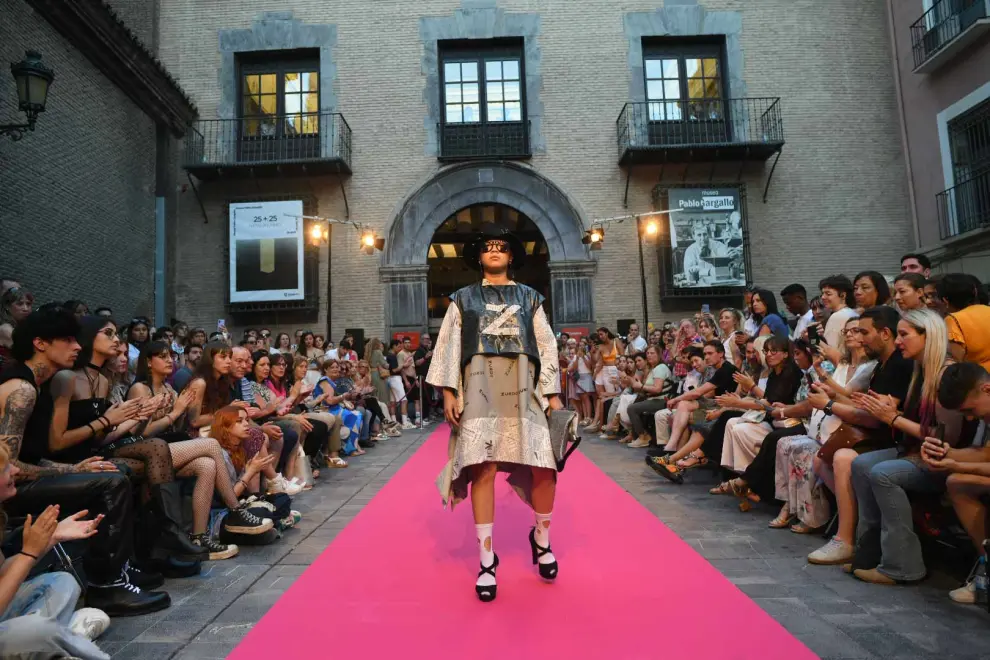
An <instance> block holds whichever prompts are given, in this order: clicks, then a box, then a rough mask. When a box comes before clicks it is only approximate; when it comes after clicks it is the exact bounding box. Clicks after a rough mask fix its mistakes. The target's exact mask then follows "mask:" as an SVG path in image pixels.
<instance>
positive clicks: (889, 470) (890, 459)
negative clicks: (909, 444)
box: [852, 448, 945, 581]
mask: <svg viewBox="0 0 990 660" xmlns="http://www.w3.org/2000/svg"><path fill="white" fill-rule="evenodd" d="M852 484H853V489H854V490H855V491H856V502H857V504H858V506H859V524H858V525H857V527H856V557H855V559H854V560H853V568H857V569H858V568H866V569H869V568H876V569H877V570H878V571H880V572H881V573H883V574H884V575H886V576H887V577H889V578H893V579H894V580H902V581H912V580H920V579H921V578H923V577H925V563H924V560H923V559H922V557H921V542H920V541H919V540H918V536H917V534H915V533H914V520H913V518H912V516H911V503H910V502H908V496H907V494H908V492H909V491H910V492H916V493H940V492H942V491H944V490H945V475H942V474H939V473H936V472H931V471H929V470H928V469H927V468H926V467H925V465H924V463H923V462H922V460H921V457H920V456H910V457H909V456H901V455H900V454H899V451H898V450H897V449H896V448H894V449H881V450H879V451H872V452H869V453H866V454H863V455H861V456H859V457H858V458H856V460H854V461H853V464H852Z"/></svg>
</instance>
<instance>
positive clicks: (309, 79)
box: [302, 71, 320, 92]
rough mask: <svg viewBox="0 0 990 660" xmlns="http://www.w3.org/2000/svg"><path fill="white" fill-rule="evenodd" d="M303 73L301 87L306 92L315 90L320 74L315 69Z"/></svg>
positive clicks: (317, 88)
mask: <svg viewBox="0 0 990 660" xmlns="http://www.w3.org/2000/svg"><path fill="white" fill-rule="evenodd" d="M302 75H303V89H304V90H306V91H307V92H315V91H318V90H319V88H320V74H318V73H316V72H315V71H310V72H308V73H304V74H302Z"/></svg>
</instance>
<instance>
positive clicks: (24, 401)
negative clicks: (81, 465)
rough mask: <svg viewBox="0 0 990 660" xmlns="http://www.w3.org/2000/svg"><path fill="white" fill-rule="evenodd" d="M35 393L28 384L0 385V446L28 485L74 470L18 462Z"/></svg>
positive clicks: (23, 381) (22, 381)
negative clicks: (28, 482)
mask: <svg viewBox="0 0 990 660" xmlns="http://www.w3.org/2000/svg"><path fill="white" fill-rule="evenodd" d="M37 399H38V392H37V390H35V389H34V386H33V385H31V384H30V383H29V382H27V381H25V380H20V379H13V380H8V381H7V382H6V383H4V384H3V385H0V442H2V443H4V445H5V446H6V448H7V451H8V453H9V454H10V459H11V462H12V463H13V464H14V465H15V466H17V469H18V470H20V474H19V475H18V479H19V480H25V481H31V480H34V479H37V478H39V477H48V476H51V475H55V474H65V473H67V472H72V471H73V470H74V468H73V466H71V465H62V464H59V463H49V464H48V465H45V466H40V465H32V464H30V463H25V462H23V461H19V460H18V459H17V457H18V456H19V455H20V453H21V443H22V442H23V440H24V428H25V426H26V425H27V421H28V418H29V417H31V413H32V412H34V404H35V402H36V401H37Z"/></svg>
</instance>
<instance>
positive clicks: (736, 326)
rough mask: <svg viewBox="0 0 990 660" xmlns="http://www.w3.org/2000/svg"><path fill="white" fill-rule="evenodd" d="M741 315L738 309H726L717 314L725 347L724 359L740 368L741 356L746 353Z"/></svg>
mask: <svg viewBox="0 0 990 660" xmlns="http://www.w3.org/2000/svg"><path fill="white" fill-rule="evenodd" d="M743 322H744V318H743V313H742V312H740V311H739V310H738V309H734V308H732V307H726V308H725V309H722V310H720V311H719V313H718V327H719V330H720V331H721V335H722V340H723V341H722V344H723V345H724V346H725V359H726V360H728V361H729V362H731V363H732V364H734V365H736V368H737V369H738V368H739V367H740V366H742V361H743V354H744V353H745V351H746V333H744V332H743Z"/></svg>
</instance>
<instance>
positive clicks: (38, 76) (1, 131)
mask: <svg viewBox="0 0 990 660" xmlns="http://www.w3.org/2000/svg"><path fill="white" fill-rule="evenodd" d="M10 73H11V74H12V75H13V76H14V82H16V83H17V107H18V108H19V109H20V111H21V112H23V113H24V114H25V115H26V116H27V123H26V124H5V125H0V135H9V136H10V139H11V140H14V141H15V142H16V141H17V140H20V139H21V138H22V137H24V134H25V133H27V132H28V131H33V130H34V124H35V122H36V121H37V119H38V115H39V114H40V113H42V112H44V111H45V104H46V103H47V102H48V88H49V86H50V85H51V84H52V81H53V80H54V79H55V73H54V72H53V71H52V70H51V69H49V68H48V67H47V66H45V65H44V64H42V62H41V53H39V52H37V51H34V50H29V51H27V52H25V53H24V59H23V60H21V61H20V62H14V63H12V64H11V65H10Z"/></svg>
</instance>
